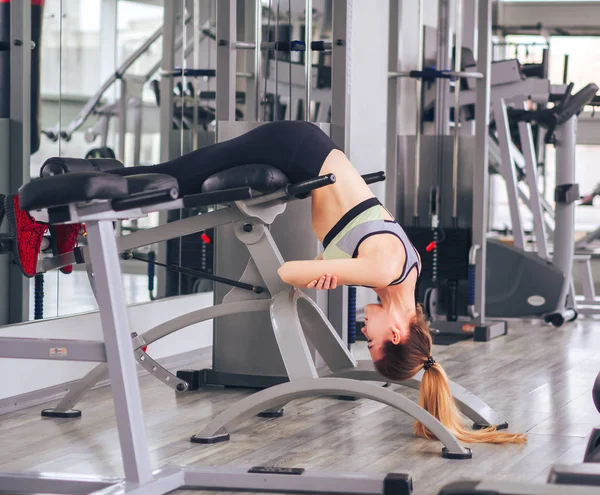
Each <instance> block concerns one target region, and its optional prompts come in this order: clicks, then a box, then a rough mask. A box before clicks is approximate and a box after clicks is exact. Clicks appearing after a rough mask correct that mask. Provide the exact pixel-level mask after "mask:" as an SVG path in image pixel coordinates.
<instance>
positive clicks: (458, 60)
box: [452, 0, 463, 227]
mask: <svg viewBox="0 0 600 495" xmlns="http://www.w3.org/2000/svg"><path fill="white" fill-rule="evenodd" d="M454 1H455V2H456V15H455V19H454V70H455V71H456V72H460V71H461V65H462V26H463V22H462V21H463V12H462V0H454ZM460 83H461V79H460V77H457V78H456V79H455V82H454V144H453V147H452V223H453V224H454V225H453V226H454V227H457V226H458V225H456V223H457V222H458V212H457V207H458V144H459V142H458V139H459V135H460Z"/></svg>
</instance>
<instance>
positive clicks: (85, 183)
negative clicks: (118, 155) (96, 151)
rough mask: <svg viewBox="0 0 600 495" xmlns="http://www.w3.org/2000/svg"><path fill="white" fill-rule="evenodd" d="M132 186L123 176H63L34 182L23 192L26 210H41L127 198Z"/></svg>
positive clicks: (26, 186)
mask: <svg viewBox="0 0 600 495" xmlns="http://www.w3.org/2000/svg"><path fill="white" fill-rule="evenodd" d="M128 195H129V187H128V183H127V181H126V180H125V178H123V177H119V176H118V175H113V174H103V173H99V172H80V173H76V174H59V175H54V176H51V177H41V178H39V179H33V180H32V181H31V182H28V183H27V184H23V185H22V186H21V187H20V189H19V205H20V207H21V209H22V210H24V211H32V210H41V209H44V208H52V207H56V206H63V205H67V204H69V203H79V202H84V201H91V200H94V199H116V198H125V197H127V196H128Z"/></svg>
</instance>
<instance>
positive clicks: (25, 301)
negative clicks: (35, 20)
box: [8, 0, 41, 323]
mask: <svg viewBox="0 0 600 495" xmlns="http://www.w3.org/2000/svg"><path fill="white" fill-rule="evenodd" d="M10 25H11V33H10V100H11V104H10V161H9V164H10V165H9V167H10V192H16V191H17V190H18V189H19V187H21V186H22V185H23V184H24V183H25V182H29V179H30V177H31V172H30V160H31V156H30V155H31V2H29V1H24V0H21V1H17V2H12V3H11V4H10ZM40 48H41V47H37V48H36V49H37V50H40ZM9 287H10V305H9V308H8V314H9V317H8V319H9V323H19V322H22V321H26V320H28V319H29V281H28V280H26V279H25V278H24V277H23V275H22V274H21V271H20V270H19V269H18V268H17V266H16V265H12V266H11V267H10V279H9Z"/></svg>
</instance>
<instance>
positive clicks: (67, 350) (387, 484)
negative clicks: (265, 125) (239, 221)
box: [0, 173, 412, 495]
mask: <svg viewBox="0 0 600 495" xmlns="http://www.w3.org/2000/svg"><path fill="white" fill-rule="evenodd" d="M81 175H82V174H71V176H69V175H67V174H64V175H58V176H52V177H44V178H41V179H38V182H37V184H35V185H34V187H33V188H32V189H33V190H34V191H36V192H37V193H40V194H41V193H43V190H42V188H41V187H40V185H43V186H47V189H53V188H54V189H56V190H61V191H63V190H69V189H70V190H71V192H69V193H68V194H67V196H69V199H68V200H67V201H68V203H66V202H65V201H62V202H60V203H58V204H56V203H55V202H56V201H58V200H57V199H56V197H55V198H53V199H41V200H39V201H40V204H38V206H37V207H36V209H37V208H48V213H49V217H50V222H51V223H85V224H86V225H87V232H88V239H89V246H88V248H87V253H88V255H89V267H90V270H91V271H92V272H93V275H92V278H93V286H94V290H95V293H96V295H97V299H98V305H99V312H100V319H101V322H102V330H103V334H104V342H102V341H100V342H94V341H81V340H67V339H55V340H52V339H23V338H2V339H0V358H24V359H47V360H54V361H57V360H60V361H100V362H103V363H105V364H104V366H106V368H107V371H108V372H109V375H110V379H111V393H112V396H113V400H114V404H115V413H116V421H117V429H118V435H119V441H120V446H121V456H122V462H123V468H124V473H125V477H124V479H116V478H102V477H96V476H74V475H62V474H55V473H0V490H3V491H11V492H12V491H16V492H19V493H40V492H43V493H57V494H58V493H74V494H89V493H94V494H98V495H99V494H103V495H109V494H113V495H117V494H128V495H133V494H136V495H142V494H144V495H153V494H155V495H159V494H167V493H170V492H172V491H173V490H176V489H178V488H183V487H185V488H193V489H208V490H244V491H259V492H276V493H288V492H292V493H298V492H301V493H302V492H303V493H364V494H367V493H368V494H371V493H372V494H378V493H389V494H392V493H398V494H400V495H404V494H410V493H411V492H412V481H411V479H410V476H409V475H405V474H399V473H398V474H387V475H383V474H370V473H320V474H319V473H309V472H306V471H305V470H304V469H302V468H278V467H260V466H257V467H253V468H250V469H243V468H234V467H222V468H220V467H200V468H192V467H165V468H162V469H159V470H157V471H152V468H151V464H150V456H149V448H148V441H147V437H146V431H145V426H144V417H143V410H142V403H141V395H140V389H139V384H138V381H137V376H136V369H135V361H134V359H133V346H132V341H131V339H130V335H131V331H130V329H129V322H128V312H127V306H126V304H125V294H124V289H123V282H122V277H121V270H120V264H119V255H118V248H117V242H116V238H115V235H114V229H113V222H114V221H116V220H122V219H126V218H128V219H131V218H140V217H143V216H145V215H146V214H147V213H149V212H152V211H157V210H161V209H163V210H164V209H172V208H180V207H181V206H182V203H184V202H185V201H186V199H185V198H182V199H179V200H175V201H169V199H172V198H176V197H177V196H178V190H177V187H176V181H175V180H174V179H173V180H172V181H171V183H170V185H168V186H167V185H163V186H162V187H164V188H165V189H159V190H156V188H155V190H152V188H151V187H149V188H145V190H144V191H142V192H140V193H136V194H132V195H128V194H125V195H123V194H114V193H113V192H110V193H108V195H106V191H107V189H106V187H107V185H106V182H107V180H108V179H107V176H108V174H102V173H91V174H88V175H87V178H86V179H85V181H87V184H88V185H91V184H92V183H93V182H94V181H95V180H98V181H99V182H100V183H102V184H103V186H104V192H101V193H100V194H98V195H96V196H95V197H91V198H90V197H87V195H86V193H82V192H81V189H80V190H79V191H78V192H74V191H73V189H75V188H74V184H77V185H81V179H79V178H78V177H74V176H81ZM108 177H109V179H110V181H112V182H114V183H115V184H116V185H118V186H119V188H117V189H118V190H123V189H122V188H123V180H122V179H123V178H118V177H117V176H108ZM164 177H165V176H161V175H158V174H156V178H157V179H158V180H159V181H163V184H164ZM70 179H74V181H73V183H72V184H71V183H70V182H69V181H70ZM124 182H125V191H126V190H127V187H128V181H127V180H125V181H124ZM31 185H32V184H26V185H25V186H23V187H22V188H21V197H23V190H26V189H27V188H29V186H31ZM320 185H323V181H321V182H320ZM313 186H315V187H316V185H315V184H313ZM82 189H83V188H82ZM290 189H291V188H290ZM296 191H298V190H296ZM33 194H35V193H33ZM103 194H105V195H104V196H103ZM29 196H30V199H31V196H32V193H29ZM251 196H252V194H251V191H250V189H249V188H246V189H245V190H244V188H239V189H236V190H234V191H223V192H222V193H216V194H215V193H207V194H204V195H203V194H198V195H195V196H194V198H193V201H194V203H195V204H213V203H220V202H224V203H228V202H229V201H231V200H232V199H233V198H236V197H237V198H251ZM107 197H108V198H111V197H112V198H114V199H112V200H109V201H99V200H102V199H106V198H107ZM263 199H266V200H267V201H268V200H269V196H265V198H263ZM44 201H46V204H41V203H44ZM88 201H91V202H88ZM165 201H166V202H165ZM187 201H189V199H188V200H187ZM259 202H260V201H259ZM160 203H162V204H160ZM23 207H24V208H25V209H31V208H27V206H25V205H23ZM247 207H249V208H251V206H250V205H247ZM283 207H284V206H283ZM280 208H281V206H280ZM224 211H225V212H227V211H228V209H225V210H224ZM232 213H233V218H236V212H235V210H234V211H232ZM237 215H238V216H237V218H239V217H241V216H242V215H241V213H240V212H237ZM242 229H243V226H242ZM262 229H264V227H262ZM262 229H259V232H260V230H262ZM264 230H265V231H266V229H264ZM259 235H260V234H259Z"/></svg>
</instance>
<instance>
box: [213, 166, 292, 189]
mask: <svg viewBox="0 0 600 495" xmlns="http://www.w3.org/2000/svg"><path fill="white" fill-rule="evenodd" d="M289 182H290V181H289V179H288V178H287V176H286V175H285V174H284V173H283V172H282V171H281V170H279V169H278V168H275V167H272V166H271V165H266V164H264V163H258V164H251V165H240V166H239V167H234V168H230V169H228V170H223V171H222V172H218V173H216V174H214V175H211V176H210V177H209V178H208V179H206V180H205V181H204V183H203V184H202V192H213V191H221V190H223V189H233V188H235V187H250V188H252V189H254V190H255V191H259V192H261V193H269V192H273V191H276V190H277V189H281V188H283V187H285V186H286V185H287V184H289Z"/></svg>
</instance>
